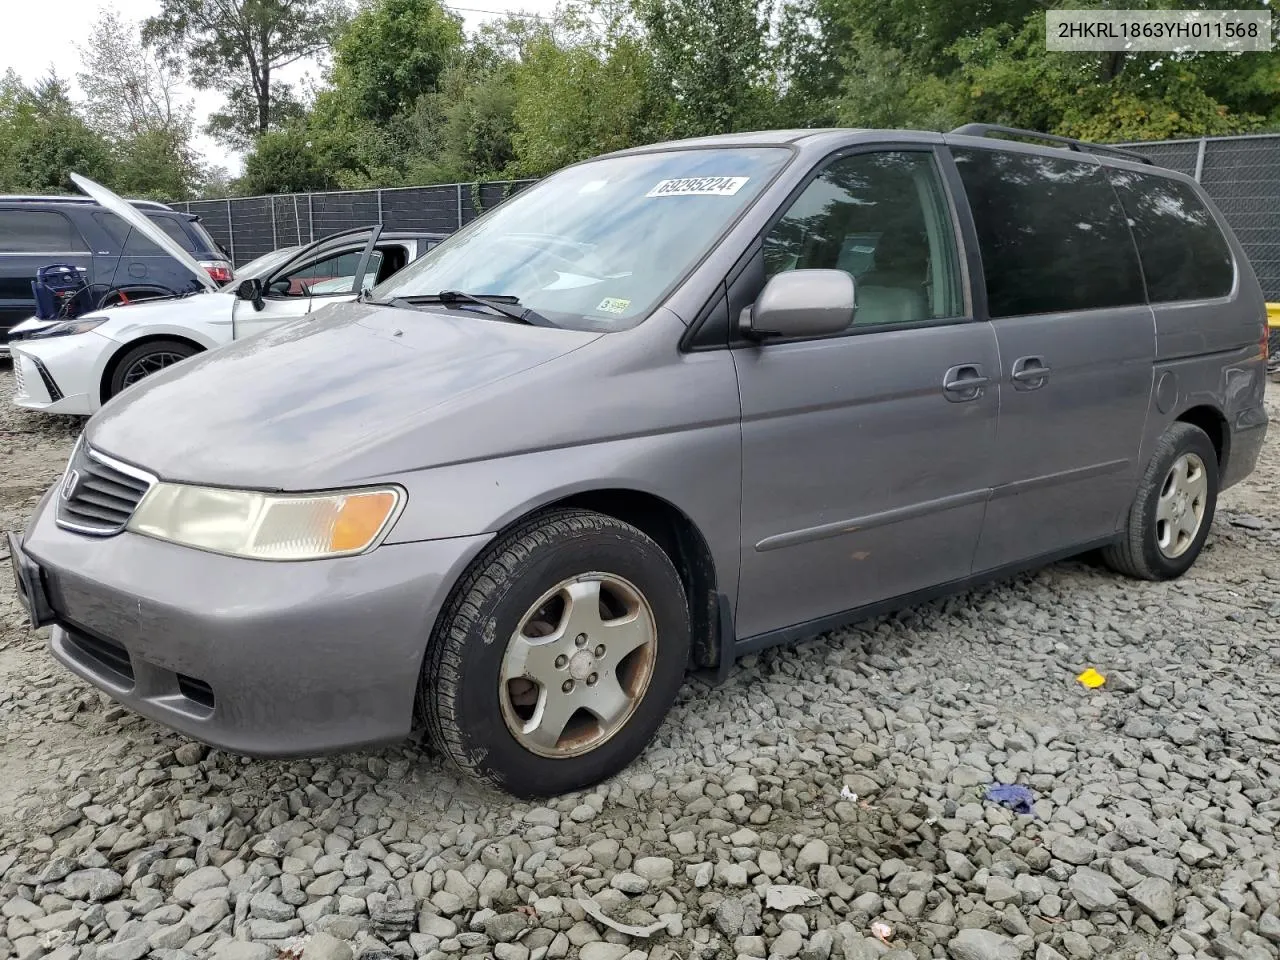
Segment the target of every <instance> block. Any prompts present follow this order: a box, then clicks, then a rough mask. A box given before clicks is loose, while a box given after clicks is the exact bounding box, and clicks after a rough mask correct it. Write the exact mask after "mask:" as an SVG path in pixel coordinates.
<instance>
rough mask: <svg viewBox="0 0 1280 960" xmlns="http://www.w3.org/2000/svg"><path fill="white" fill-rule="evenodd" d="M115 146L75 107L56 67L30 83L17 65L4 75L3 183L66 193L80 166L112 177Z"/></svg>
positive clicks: (0, 114)
mask: <svg viewBox="0 0 1280 960" xmlns="http://www.w3.org/2000/svg"><path fill="white" fill-rule="evenodd" d="M113 171H114V162H113V158H112V155H111V148H110V145H109V144H108V143H107V141H106V140H105V139H104V138H103V137H102V136H100V135H99V134H98V133H96V132H95V131H94V130H92V129H91V128H90V127H89V125H88V124H86V123H85V122H84V121H83V120H82V119H81V118H80V117H79V116H78V115H77V114H76V111H75V105H74V104H73V103H72V101H71V97H70V93H69V91H68V87H67V84H66V82H65V81H64V80H62V78H60V77H59V76H57V74H56V73H53V72H52V71H51V72H50V73H49V74H48V75H47V76H45V77H43V78H41V79H40V80H38V81H37V82H36V83H35V84H34V85H33V86H31V87H28V86H26V85H25V84H24V83H23V82H22V80H21V79H20V78H19V77H18V75H17V73H15V72H14V71H13V70H12V69H11V70H9V71H8V72H7V73H6V74H5V76H4V79H3V80H0V189H2V190H7V191H12V192H31V193H63V192H66V191H69V190H70V189H71V187H72V185H71V183H70V180H69V178H68V176H67V174H69V173H72V172H75V173H80V174H83V175H85V176H87V177H90V178H91V179H94V180H99V181H107V182H110V180H111V177H112V174H113Z"/></svg>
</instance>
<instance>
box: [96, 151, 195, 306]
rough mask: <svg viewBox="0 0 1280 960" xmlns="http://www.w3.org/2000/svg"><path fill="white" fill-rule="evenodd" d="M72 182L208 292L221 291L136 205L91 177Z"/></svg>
mask: <svg viewBox="0 0 1280 960" xmlns="http://www.w3.org/2000/svg"><path fill="white" fill-rule="evenodd" d="M71 182H72V183H74V184H75V185H76V186H77V187H79V188H80V189H81V190H83V191H84V192H85V193H86V194H88V195H89V196H90V197H92V198H93V199H94V200H97V201H98V203H100V204H102V205H103V206H104V207H106V208H107V209H108V210H110V211H111V212H112V213H114V214H115V215H116V216H117V217H119V218H120V219H121V220H123V221H125V223H127V224H129V225H130V226H131V227H133V228H134V229H135V230H137V231H138V232H139V233H142V234H143V235H145V236H146V238H147V239H148V240H150V241H151V242H152V243H154V244H155V245H156V246H158V247H159V248H160V249H161V250H163V251H164V252H165V253H167V254H169V256H171V257H173V259H175V260H177V261H178V262H179V263H180V264H182V265H183V266H184V267H186V268H187V269H188V270H190V271H191V272H192V274H194V275H195V278H196V279H197V280H199V281H200V284H201V285H202V286H203V287H205V289H207V290H217V289H218V285H217V284H216V283H214V281H213V278H212V277H211V276H209V274H208V273H207V272H205V269H204V267H202V266H200V264H199V263H198V262H196V259H195V258H194V257H193V256H191V254H189V253H187V251H185V250H183V249H182V246H181V244H179V243H178V241H176V240H174V239H173V238H172V237H171V236H169V235H168V234H167V233H165V232H164V231H163V230H161V229H160V227H158V226H157V225H156V224H154V223H152V222H151V220H149V219H148V218H147V217H146V216H144V215H143V214H142V213H140V212H139V211H138V208H137V207H135V206H134V205H133V204H131V203H129V202H127V201H125V200H122V199H120V198H119V197H117V196H116V195H115V194H114V193H112V192H111V191H110V190H108V189H107V188H106V187H104V186H102V184H99V183H94V182H93V181H92V180H90V179H89V178H88V177H82V176H80V174H78V173H73V174H71Z"/></svg>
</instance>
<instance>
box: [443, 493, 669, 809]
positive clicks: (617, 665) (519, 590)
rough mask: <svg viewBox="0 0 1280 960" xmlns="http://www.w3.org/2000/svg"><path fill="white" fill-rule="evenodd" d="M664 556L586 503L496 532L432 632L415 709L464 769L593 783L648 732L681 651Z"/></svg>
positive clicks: (566, 787)
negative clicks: (500, 534)
mask: <svg viewBox="0 0 1280 960" xmlns="http://www.w3.org/2000/svg"><path fill="white" fill-rule="evenodd" d="M689 633H690V628H689V610H688V604H687V601H686V597H685V592H684V588H683V586H682V584H681V582H680V577H679V575H678V574H677V573H676V570H675V567H674V566H673V565H672V563H671V560H670V558H669V557H668V556H667V554H666V553H665V552H664V551H663V550H662V548H661V547H659V546H658V545H657V544H656V543H655V542H654V541H653V540H652V539H650V538H649V537H648V536H646V535H645V534H644V533H642V532H641V531H640V530H638V529H636V528H635V527H633V526H631V525H629V524H626V523H623V522H621V521H620V520H616V519H614V518H613V517H609V516H606V515H604V514H599V513H595V512H592V511H586V510H557V511H554V512H549V513H546V514H543V515H541V516H539V517H535V518H534V519H532V520H530V521H529V522H527V523H525V524H522V525H521V526H519V527H517V528H516V529H514V530H512V531H511V532H510V533H508V534H506V535H504V536H503V537H502V538H501V539H499V540H498V541H497V542H496V543H495V544H494V545H493V546H492V547H491V548H490V549H489V551H488V552H487V553H486V554H485V555H484V557H482V559H481V560H480V561H478V562H477V563H476V565H475V566H474V567H473V569H472V571H471V572H470V573H469V574H468V575H467V576H466V577H465V578H464V580H463V581H462V583H461V584H460V585H459V586H458V588H457V589H456V590H455V591H454V593H453V595H452V596H451V598H450V600H449V602H448V604H447V605H446V608H445V610H444V611H443V612H442V614H441V617H440V621H439V623H438V625H437V627H436V630H435V632H434V634H433V636H432V637H431V641H430V644H429V647H428V650H427V657H426V662H425V664H424V667H423V673H422V680H421V688H420V690H419V697H418V700H419V708H420V710H421V713H422V714H423V719H425V721H426V724H427V728H428V730H429V732H430V735H431V737H432V739H433V740H434V741H435V743H436V745H437V746H438V747H439V748H440V749H441V750H442V751H443V752H444V753H445V755H446V756H447V757H448V758H449V759H450V760H451V761H452V762H453V763H454V764H455V765H456V766H458V767H459V768H461V769H462V770H463V771H465V772H466V773H468V774H470V775H472V776H474V777H476V778H477V779H479V780H482V781H484V782H488V783H491V784H493V785H495V786H498V787H501V788H503V789H505V790H507V791H508V792H511V793H514V794H516V795H518V796H523V797H535V796H542V797H545V796H555V795H558V794H561V793H565V792H567V791H570V790H575V789H579V788H581V787H585V786H589V785H591V784H594V783H596V782H598V781H600V780H602V779H604V778H606V777H609V776H612V775H613V774H614V773H617V772H618V771H619V770H621V769H622V768H623V767H625V766H626V765H627V764H628V763H630V762H631V761H632V760H633V759H635V757H636V756H638V755H639V754H640V752H641V751H642V750H643V749H644V748H645V746H646V745H647V744H648V743H649V741H650V740H651V739H652V738H653V735H654V733H655V732H656V731H657V729H658V727H659V726H660V725H661V724H662V720H663V718H664V717H665V715H666V713H667V711H668V710H669V709H670V706H671V703H672V701H673V700H674V699H675V696H676V694H677V692H678V691H679V689H680V684H681V683H682V681H683V678H684V670H685V666H686V664H687V662H688V657H689V642H690V641H689Z"/></svg>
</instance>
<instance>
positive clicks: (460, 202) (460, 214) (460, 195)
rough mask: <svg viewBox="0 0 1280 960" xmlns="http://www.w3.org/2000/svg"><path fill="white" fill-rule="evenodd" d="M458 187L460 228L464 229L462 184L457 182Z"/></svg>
mask: <svg viewBox="0 0 1280 960" xmlns="http://www.w3.org/2000/svg"><path fill="white" fill-rule="evenodd" d="M455 186H456V187H457V188H458V229H459V230H461V229H462V184H460V183H458V184H455Z"/></svg>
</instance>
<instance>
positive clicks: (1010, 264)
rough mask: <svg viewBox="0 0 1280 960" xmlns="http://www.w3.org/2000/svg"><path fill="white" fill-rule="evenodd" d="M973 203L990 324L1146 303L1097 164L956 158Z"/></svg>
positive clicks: (1008, 155) (1121, 221)
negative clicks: (994, 319)
mask: <svg viewBox="0 0 1280 960" xmlns="http://www.w3.org/2000/svg"><path fill="white" fill-rule="evenodd" d="M953 155H954V156H955V160H956V165H957V166H958V167H959V169H960V179H961V181H962V182H963V183H964V188H965V193H966V194H967V195H968V197H969V206H970V208H971V209H972V211H973V219H974V224H975V226H976V227H977V231H978V247H979V250H980V252H981V254H982V271H983V273H984V274H985V276H986V283H987V305H988V308H989V310H990V313H991V316H992V317H1013V316H1020V315H1023V314H1032V313H1060V312H1064V311H1069V310H1096V309H1100V308H1104V307H1121V306H1129V305H1132V304H1140V303H1146V295H1145V292H1144V290H1143V288H1142V275H1141V273H1140V272H1139V270H1138V256H1137V252H1136V251H1135V250H1134V246H1133V240H1132V238H1131V237H1130V234H1129V228H1128V225H1127V224H1126V222H1125V218H1124V214H1123V212H1122V211H1121V209H1120V204H1119V202H1118V201H1117V199H1116V195H1115V191H1114V190H1112V189H1111V184H1110V183H1109V182H1108V181H1107V178H1106V176H1105V175H1104V174H1103V172H1102V169H1101V168H1100V167H1099V166H1098V165H1097V164H1095V163H1086V162H1081V161H1079V160H1068V159H1064V158H1059V157H1046V156H1041V155H1039V154H1027V153H1013V152H1005V151H1000V150H974V149H956V150H954V151H953Z"/></svg>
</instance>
